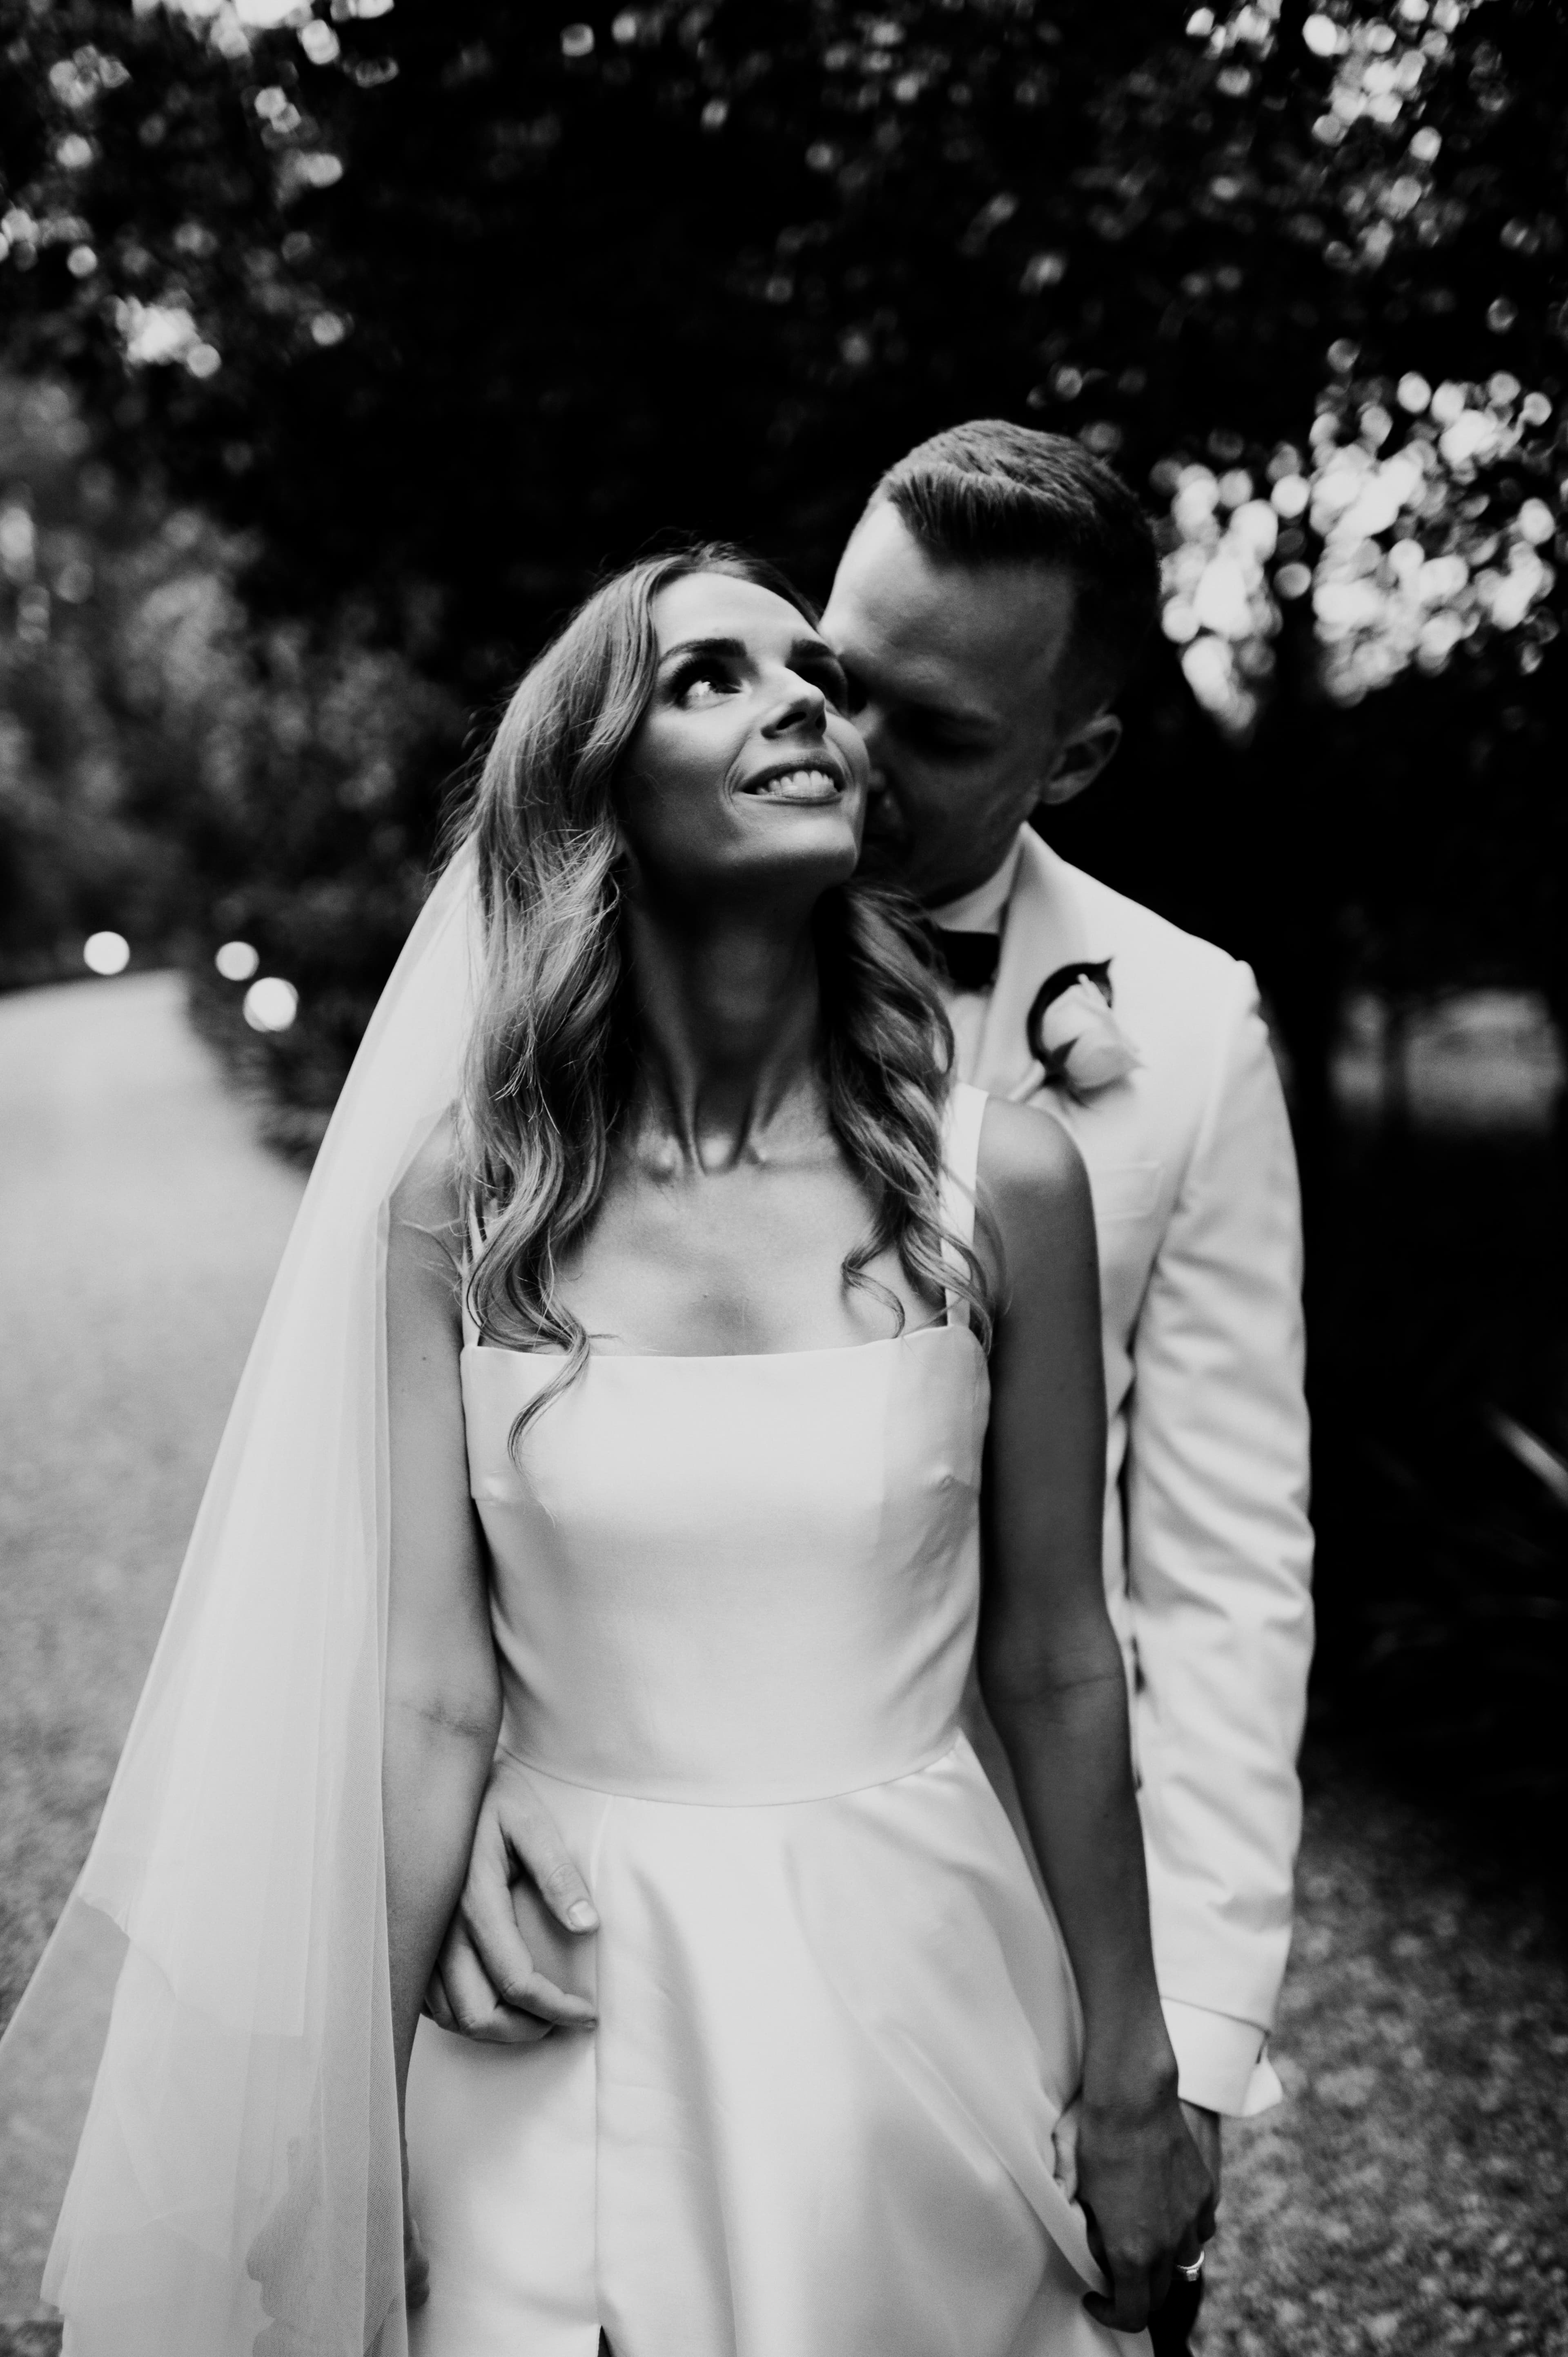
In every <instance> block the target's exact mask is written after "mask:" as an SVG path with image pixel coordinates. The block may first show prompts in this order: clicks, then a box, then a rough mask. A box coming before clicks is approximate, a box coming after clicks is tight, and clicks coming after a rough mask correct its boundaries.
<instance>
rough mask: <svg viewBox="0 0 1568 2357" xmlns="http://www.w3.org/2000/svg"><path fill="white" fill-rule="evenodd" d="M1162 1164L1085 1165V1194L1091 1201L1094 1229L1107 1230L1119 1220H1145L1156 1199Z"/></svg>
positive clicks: (1106, 1163)
mask: <svg viewBox="0 0 1568 2357" xmlns="http://www.w3.org/2000/svg"><path fill="white" fill-rule="evenodd" d="M1164 1168H1165V1165H1164V1163H1162V1162H1105V1163H1101V1164H1098V1165H1096V1164H1095V1163H1092V1162H1091V1163H1090V1165H1089V1191H1090V1194H1091V1195H1092V1196H1093V1198H1094V1217H1095V1222H1096V1223H1097V1225H1099V1226H1101V1227H1111V1226H1112V1225H1113V1224H1114V1223H1115V1222H1117V1221H1119V1220H1146V1219H1148V1218H1149V1217H1150V1216H1151V1214H1152V1213H1153V1211H1154V1210H1155V1205H1156V1204H1157V1203H1158V1201H1159V1196H1160V1173H1161V1171H1162V1170H1163V1169H1164Z"/></svg>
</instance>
